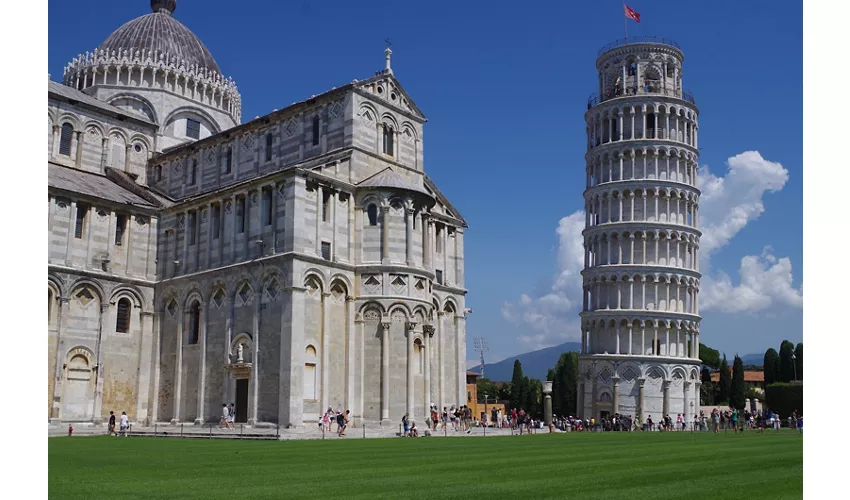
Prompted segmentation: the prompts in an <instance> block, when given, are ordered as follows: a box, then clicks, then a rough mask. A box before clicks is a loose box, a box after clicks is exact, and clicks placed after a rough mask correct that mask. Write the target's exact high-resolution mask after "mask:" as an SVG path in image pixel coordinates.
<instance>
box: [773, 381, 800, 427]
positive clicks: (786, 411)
mask: <svg viewBox="0 0 850 500" xmlns="http://www.w3.org/2000/svg"><path fill="white" fill-rule="evenodd" d="M764 394H765V405H767V407H768V408H769V409H771V410H773V411H774V412H776V413H779V416H780V417H781V418H783V419H784V418H787V417H789V416H790V415H791V413H793V412H795V411H796V412H797V415H802V412H803V384H786V383H784V382H776V383H773V384H770V385H768V386H767V387H765V390H764Z"/></svg>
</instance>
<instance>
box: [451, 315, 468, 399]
mask: <svg viewBox="0 0 850 500" xmlns="http://www.w3.org/2000/svg"><path fill="white" fill-rule="evenodd" d="M462 309H463V305H461V312H460V313H459V314H458V313H455V314H456V315H455V317H454V322H455V325H454V326H455V335H456V342H455V359H454V369H455V373H457V374H458V375H457V392H456V393H455V397H456V398H457V401H458V402H460V401H466V366H465V365H466V315H465V313H463V311H462Z"/></svg>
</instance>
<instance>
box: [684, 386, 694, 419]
mask: <svg viewBox="0 0 850 500" xmlns="http://www.w3.org/2000/svg"><path fill="white" fill-rule="evenodd" d="M683 385H684V386H685V409H684V411H683V412H682V413H683V415H682V419H683V420H684V421H685V424H690V423H691V420H693V419H692V418H689V417H690V413H689V412H688V410H689V408H690V403H691V383H690V382H688V381H687V380H686V381H685V383H684V384H683Z"/></svg>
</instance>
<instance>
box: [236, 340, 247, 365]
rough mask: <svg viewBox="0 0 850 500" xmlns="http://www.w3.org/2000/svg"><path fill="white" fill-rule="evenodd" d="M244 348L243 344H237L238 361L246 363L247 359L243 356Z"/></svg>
mask: <svg viewBox="0 0 850 500" xmlns="http://www.w3.org/2000/svg"><path fill="white" fill-rule="evenodd" d="M242 349H243V347H242V344H239V345H237V346H236V362H237V363H244V362H245V360H244V359H243V358H242Z"/></svg>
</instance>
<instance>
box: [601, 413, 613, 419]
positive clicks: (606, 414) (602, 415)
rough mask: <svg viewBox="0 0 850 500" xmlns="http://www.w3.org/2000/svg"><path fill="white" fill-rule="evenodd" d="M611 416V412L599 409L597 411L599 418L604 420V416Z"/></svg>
mask: <svg viewBox="0 0 850 500" xmlns="http://www.w3.org/2000/svg"><path fill="white" fill-rule="evenodd" d="M610 416H611V412H608V411H601V412H599V420H605V419H606V418H608V417H610Z"/></svg>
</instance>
